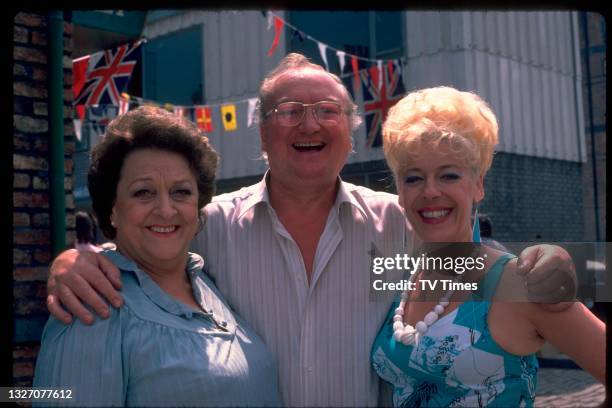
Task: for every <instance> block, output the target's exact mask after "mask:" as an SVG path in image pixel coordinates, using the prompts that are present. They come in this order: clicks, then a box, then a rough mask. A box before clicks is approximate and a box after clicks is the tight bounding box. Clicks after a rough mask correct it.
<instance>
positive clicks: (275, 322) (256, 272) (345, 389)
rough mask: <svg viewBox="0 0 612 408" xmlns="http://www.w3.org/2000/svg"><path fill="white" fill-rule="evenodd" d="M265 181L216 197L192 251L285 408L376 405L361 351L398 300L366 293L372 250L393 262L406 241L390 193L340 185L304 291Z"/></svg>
mask: <svg viewBox="0 0 612 408" xmlns="http://www.w3.org/2000/svg"><path fill="white" fill-rule="evenodd" d="M265 180H266V179H265V177H264V179H263V180H262V181H261V182H260V183H257V184H255V185H253V186H250V187H246V188H242V189H241V190H239V191H236V192H233V193H229V194H223V195H220V196H217V197H215V198H214V199H213V202H212V203H211V204H209V205H208V206H207V207H206V213H207V217H208V218H207V223H206V226H205V228H204V230H203V231H202V232H200V233H199V234H198V235H197V236H196V238H195V240H194V246H193V247H192V249H193V250H194V251H195V252H198V253H200V254H202V255H203V257H204V259H205V262H206V265H207V267H206V269H207V270H208V272H209V273H210V275H211V276H212V277H213V278H214V279H215V281H216V284H217V286H218V288H219V289H220V290H221V292H222V293H223V294H224V296H225V298H226V300H227V302H228V303H229V304H230V305H231V306H232V307H233V308H234V310H235V311H236V312H238V313H239V314H240V315H241V316H242V317H244V318H245V319H246V320H247V321H248V322H249V323H250V324H251V326H252V327H253V328H254V329H255V331H256V332H257V333H258V334H259V335H260V336H261V337H262V338H263V339H264V342H265V343H266V345H267V346H268V347H269V349H270V350H271V351H272V353H273V354H274V356H275V357H276V360H277V363H278V369H279V388H280V392H281V397H282V400H283V403H284V404H285V405H288V406H375V405H377V402H378V392H379V379H378V377H377V375H376V374H375V372H374V371H373V370H372V368H371V365H370V349H371V346H372V343H373V342H374V339H375V337H376V334H377V333H378V329H379V328H380V326H381V324H382V322H383V319H384V317H385V315H386V313H387V312H388V308H389V306H390V304H391V301H392V299H393V298H394V297H395V296H396V294H397V293H395V292H383V293H376V294H374V291H372V290H371V287H372V283H371V282H372V281H373V279H374V278H378V277H377V276H375V275H373V273H372V267H371V265H372V256H373V255H372V248H373V245H374V246H375V247H376V252H375V253H376V254H377V255H376V256H385V255H387V256H394V254H396V253H401V252H402V251H403V250H409V249H410V247H411V245H412V242H411V238H412V236H413V235H412V229H410V228H409V226H408V225H407V223H406V220H405V217H404V214H403V212H402V210H401V208H400V207H399V205H398V203H397V196H395V195H392V194H388V193H384V192H375V191H372V190H369V189H367V188H365V187H360V186H355V185H352V184H349V183H344V182H342V181H340V187H339V189H338V196H337V199H336V202H335V203H334V205H333V207H332V209H331V211H330V214H329V216H328V218H327V222H326V224H325V229H324V231H323V234H322V235H321V238H320V240H319V244H318V247H317V251H316V255H315V259H314V263H313V274H312V282H311V283H310V285H309V283H308V279H307V276H306V270H305V267H304V262H303V259H302V256H301V253H300V250H299V248H298V246H297V244H296V243H295V241H294V240H293V239H292V238H291V235H290V234H289V233H288V232H287V230H286V229H285V227H284V226H283V225H282V224H281V222H280V221H279V219H278V217H277V216H276V212H275V211H274V209H273V208H272V207H271V206H270V202H269V199H268V192H267V189H266V183H265Z"/></svg>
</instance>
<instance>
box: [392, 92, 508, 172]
mask: <svg viewBox="0 0 612 408" xmlns="http://www.w3.org/2000/svg"><path fill="white" fill-rule="evenodd" d="M498 130H499V126H498V124H497V119H496V117H495V114H494V113H493V112H492V111H491V108H490V107H489V105H487V103H486V102H485V101H484V100H482V99H481V98H480V97H479V96H478V95H476V94H474V93H472V92H462V91H459V90H457V89H455V88H451V87H447V86H440V87H435V88H426V89H421V90H418V91H415V92H412V93H410V94H408V95H407V96H405V97H404V98H402V99H401V100H400V101H399V102H398V103H397V104H395V105H394V106H393V107H392V108H391V109H389V114H388V116H387V119H386V120H385V123H384V125H383V150H384V153H385V158H386V159H387V163H388V164H389V167H390V168H391V171H392V172H393V174H394V176H395V179H396V181H398V180H401V179H402V178H403V176H404V174H405V172H406V170H407V169H408V168H409V167H410V164H411V162H412V161H413V160H414V159H415V158H416V157H417V156H418V155H419V154H421V152H422V150H423V148H424V147H430V148H434V149H437V148H439V147H441V146H444V147H446V148H447V149H448V150H449V151H450V154H452V155H455V156H456V157H458V158H459V159H460V160H462V161H463V163H464V164H465V166H466V167H468V168H470V169H472V170H473V171H474V173H475V174H476V175H477V176H481V177H484V175H485V174H486V172H487V171H488V170H489V168H490V167H491V162H492V161H493V150H494V149H495V146H496V145H497V143H498Z"/></svg>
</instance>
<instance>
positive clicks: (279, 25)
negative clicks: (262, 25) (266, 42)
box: [268, 16, 285, 57]
mask: <svg viewBox="0 0 612 408" xmlns="http://www.w3.org/2000/svg"><path fill="white" fill-rule="evenodd" d="M284 24H285V22H284V21H283V20H281V19H280V18H278V17H277V16H274V41H272V46H270V49H269V50H268V57H271V56H272V55H273V54H274V51H276V47H278V42H279V41H280V36H281V33H282V32H283V25H284ZM268 28H269V27H268Z"/></svg>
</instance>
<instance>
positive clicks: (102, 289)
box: [47, 249, 123, 324]
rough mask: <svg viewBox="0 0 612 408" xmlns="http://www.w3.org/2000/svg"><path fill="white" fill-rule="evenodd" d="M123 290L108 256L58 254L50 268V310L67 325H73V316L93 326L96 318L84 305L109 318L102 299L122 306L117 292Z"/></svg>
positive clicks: (117, 271)
mask: <svg viewBox="0 0 612 408" xmlns="http://www.w3.org/2000/svg"><path fill="white" fill-rule="evenodd" d="M120 288H121V280H120V274H119V270H118V269H117V267H115V266H114V265H113V264H112V263H111V262H110V261H109V260H108V259H107V258H106V257H104V256H103V255H100V254H96V253H94V252H81V251H77V250H76V249H69V250H67V251H64V252H62V253H61V254H59V255H58V256H57V258H55V260H54V261H53V264H52V265H51V270H50V271H49V280H48V281H47V308H48V309H49V312H50V313H51V314H52V315H53V316H54V317H55V318H56V319H58V320H59V321H61V322H63V323H65V324H70V323H71V321H72V316H73V315H74V316H76V317H77V318H79V319H80V320H81V321H82V322H83V323H85V324H92V323H93V322H94V316H93V315H92V314H91V312H90V311H89V310H88V309H87V308H86V307H85V306H84V305H83V303H84V304H86V305H89V306H91V308H92V309H93V310H94V312H95V313H96V314H97V315H98V316H100V317H102V318H104V319H106V318H107V317H108V316H109V309H108V305H107V304H106V302H105V301H104V300H103V298H104V299H106V300H108V301H110V303H111V304H112V305H113V306H115V307H120V306H121V304H122V303H123V299H122V298H121V295H120V294H119V292H118V291H117V290H118V289H120ZM100 295H102V297H103V298H102V297H101V296H100Z"/></svg>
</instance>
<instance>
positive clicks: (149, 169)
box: [111, 149, 198, 266]
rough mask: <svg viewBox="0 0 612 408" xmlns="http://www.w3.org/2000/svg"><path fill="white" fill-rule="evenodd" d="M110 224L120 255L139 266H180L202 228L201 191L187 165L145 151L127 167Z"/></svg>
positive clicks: (181, 160) (177, 157) (178, 157)
mask: <svg viewBox="0 0 612 408" xmlns="http://www.w3.org/2000/svg"><path fill="white" fill-rule="evenodd" d="M111 220H112V221H113V223H114V224H115V228H116V230H117V237H116V242H117V246H118V247H119V249H120V250H121V251H122V252H123V253H124V255H127V256H128V257H129V258H131V259H132V260H134V261H136V262H137V263H139V264H140V265H146V266H161V265H169V264H173V263H175V262H179V263H180V262H181V261H182V260H183V259H184V258H185V257H186V254H187V250H188V248H189V243H190V242H191V240H192V238H193V237H194V235H195V233H196V230H197V225H198V189H197V183H196V179H195V176H194V174H193V172H192V170H191V169H190V168H189V165H188V163H187V160H186V159H185V158H184V157H183V156H181V155H179V154H177V153H174V152H171V151H165V150H159V149H140V150H136V151H133V152H131V153H130V154H129V155H128V156H127V157H126V158H125V162H124V163H123V168H122V169H121V176H120V178H119V183H118V185H117V198H116V200H115V205H114V207H113V212H112V215H111Z"/></svg>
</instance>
